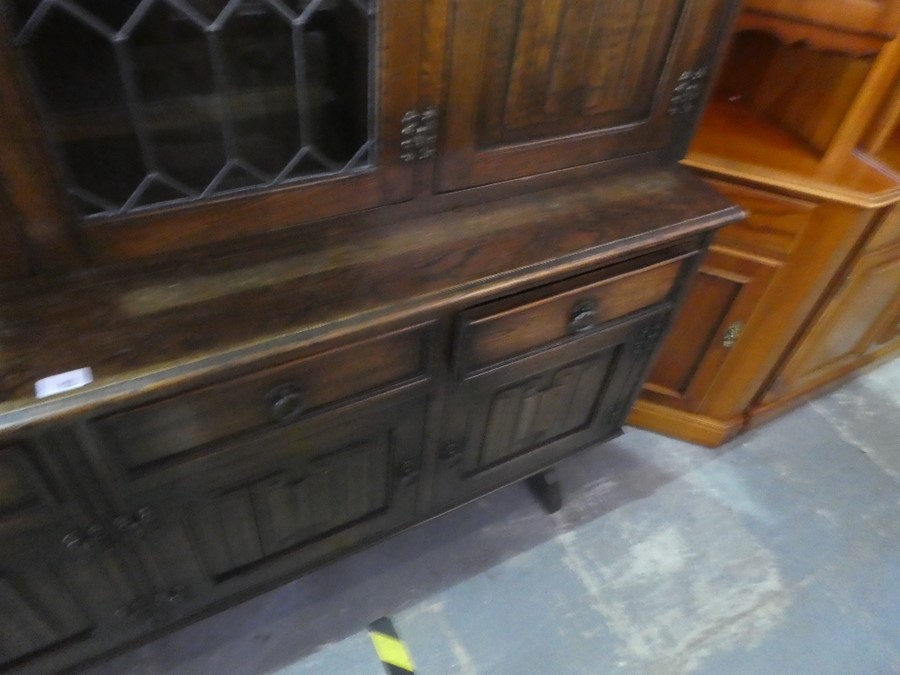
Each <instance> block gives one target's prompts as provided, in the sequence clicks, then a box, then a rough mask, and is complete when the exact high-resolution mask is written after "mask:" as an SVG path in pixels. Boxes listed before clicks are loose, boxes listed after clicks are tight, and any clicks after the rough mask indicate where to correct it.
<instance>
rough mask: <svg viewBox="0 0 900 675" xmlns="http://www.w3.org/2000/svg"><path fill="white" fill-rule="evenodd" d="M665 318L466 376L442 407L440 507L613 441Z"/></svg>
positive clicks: (637, 320) (627, 324) (643, 316)
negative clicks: (444, 413) (444, 409)
mask: <svg viewBox="0 0 900 675" xmlns="http://www.w3.org/2000/svg"><path fill="white" fill-rule="evenodd" d="M666 317H667V306H666V305H663V307H662V308H660V309H656V310H646V311H642V312H639V313H637V314H636V315H633V316H632V317H631V318H629V319H626V320H624V321H622V322H620V323H615V322H613V323H611V324H609V326H608V327H606V328H603V327H601V328H599V329H596V330H594V331H591V332H588V333H587V334H585V335H583V336H582V337H577V338H575V339H574V340H572V341H568V342H564V343H562V344H560V345H558V346H556V347H551V348H549V349H544V350H542V351H539V352H538V353H536V354H534V355H532V356H527V357H525V358H521V359H516V360H514V361H512V362H506V363H505V364H504V365H499V366H494V367H487V368H484V369H481V370H479V371H474V372H473V373H471V374H469V375H467V376H464V377H463V379H462V380H461V381H460V382H459V383H458V384H457V385H456V389H455V391H454V393H453V396H452V400H451V403H450V405H449V406H448V408H447V409H448V420H447V425H446V431H445V436H444V438H443V445H442V448H441V451H440V457H439V459H438V468H437V474H436V478H435V485H434V495H435V499H436V503H437V504H438V505H440V506H448V505H451V504H454V503H460V502H463V501H466V500H469V499H472V498H473V497H475V496H477V495H480V494H484V493H485V492H487V491H489V490H491V489H493V488H497V487H500V486H502V485H506V484H507V483H511V482H513V481H515V480H518V479H521V478H524V477H525V476H528V475H530V474H533V473H535V472H537V471H539V470H541V469H543V468H546V467H548V466H550V465H551V464H553V462H555V461H557V460H559V459H561V458H562V457H564V456H565V455H567V454H569V453H570V452H572V451H574V450H576V449H579V448H582V447H584V446H586V445H589V444H591V443H594V442H598V441H601V440H603V439H605V438H608V437H610V436H612V435H614V434H615V433H616V432H617V431H618V429H619V427H620V425H621V424H622V422H623V420H624V418H625V415H626V413H627V412H628V409H629V407H630V405H631V402H632V400H633V397H634V396H635V395H636V390H637V388H638V386H639V383H640V378H641V377H642V375H643V373H644V370H645V368H646V365H647V361H648V359H649V357H650V355H651V354H652V352H653V350H654V348H655V347H656V344H657V342H658V339H659V336H660V332H661V330H662V329H663V326H664V324H665V321H666Z"/></svg>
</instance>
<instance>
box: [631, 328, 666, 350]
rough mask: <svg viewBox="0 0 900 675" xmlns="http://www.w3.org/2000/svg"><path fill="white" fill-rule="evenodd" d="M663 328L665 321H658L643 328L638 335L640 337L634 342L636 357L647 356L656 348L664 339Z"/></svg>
mask: <svg viewBox="0 0 900 675" xmlns="http://www.w3.org/2000/svg"><path fill="white" fill-rule="evenodd" d="M663 326H664V323H663V321H662V320H661V319H657V320H655V321H653V323H650V324H648V325H646V326H644V327H643V328H641V331H640V333H638V336H637V338H636V339H635V341H634V348H633V349H634V355H635V356H645V355H646V354H649V353H650V352H652V351H653V350H654V349H655V348H656V345H657V343H658V342H659V339H660V338H661V337H662V333H663Z"/></svg>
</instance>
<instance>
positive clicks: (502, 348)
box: [457, 253, 694, 374]
mask: <svg viewBox="0 0 900 675" xmlns="http://www.w3.org/2000/svg"><path fill="white" fill-rule="evenodd" d="M693 255H694V253H682V254H681V255H678V256H674V257H672V256H671V255H668V256H666V255H665V254H662V255H657V256H653V257H650V258H643V259H640V260H639V261H631V263H629V264H628V267H631V269H628V267H625V269H624V270H622V269H620V267H619V266H616V267H615V268H612V269H610V270H601V271H600V272H597V273H592V274H588V275H583V276H580V277H576V278H574V279H570V280H568V281H565V282H561V283H560V284H554V285H553V286H551V287H549V288H548V289H541V290H540V291H538V292H536V293H530V294H528V293H526V294H522V295H519V296H514V297H512V298H507V299H504V300H499V301H497V302H494V303H490V304H487V305H484V306H482V307H478V308H475V309H473V310H471V311H469V312H466V313H464V314H463V316H462V318H461V326H460V330H459V332H458V334H459V344H458V348H457V353H458V354H459V355H460V356H459V359H458V363H457V372H458V373H460V374H462V373H466V372H473V371H478V370H480V369H483V368H484V367H486V366H489V365H491V364H495V363H498V362H501V361H505V360H507V359H510V358H512V357H516V356H520V355H522V354H525V353H528V352H531V351H535V350H538V349H541V348H547V347H549V346H551V345H554V344H558V343H559V342H560V341H565V340H570V339H575V338H577V337H578V336H580V335H583V334H587V333H590V332H591V331H594V330H597V329H600V328H602V327H603V326H604V325H605V324H608V323H609V322H611V321H613V320H616V319H620V318H622V317H625V316H627V315H629V314H632V313H634V312H637V311H639V310H642V309H645V308H647V307H651V306H653V305H656V304H658V303H661V302H663V301H665V300H666V299H667V298H669V297H670V296H671V294H672V292H673V290H674V288H675V286H676V283H677V281H678V279H679V276H680V273H681V271H682V268H683V266H684V264H685V262H686V261H687V260H688V259H689V258H691V257H693ZM660 258H661V259H660ZM635 267H636V269H635Z"/></svg>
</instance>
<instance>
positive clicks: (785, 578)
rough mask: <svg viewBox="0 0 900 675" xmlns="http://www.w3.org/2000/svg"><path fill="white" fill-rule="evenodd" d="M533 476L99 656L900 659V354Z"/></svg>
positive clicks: (432, 664) (714, 665)
mask: <svg viewBox="0 0 900 675" xmlns="http://www.w3.org/2000/svg"><path fill="white" fill-rule="evenodd" d="M559 473H560V477H561V480H562V484H563V488H564V491H565V504H564V506H563V509H562V510H561V511H560V512H559V513H557V514H555V515H553V516H548V515H546V514H545V513H543V512H542V511H541V510H540V508H539V507H538V505H537V504H536V503H535V502H534V500H533V499H532V498H531V495H530V494H529V493H528V492H527V490H526V489H525V487H524V486H523V485H521V484H519V485H513V486H511V487H509V488H506V489H504V490H501V491H499V492H497V493H494V494H492V495H490V496H488V497H486V498H484V499H481V500H479V501H478V502H475V503H473V504H470V505H468V506H466V507H463V508H462V509H458V510H457V511H454V512H453V513H450V514H447V515H445V516H442V517H441V518H439V519H437V520H434V521H431V522H429V523H426V524H424V525H421V526H419V527H417V528H414V529H412V530H410V531H408V532H405V533H403V534H401V535H399V536H396V537H394V538H391V539H389V540H388V541H385V542H383V543H380V544H378V545H376V546H375V547H373V548H370V549H367V550H365V551H362V552H360V553H357V554H354V555H351V556H349V557H347V558H344V559H342V560H340V561H338V562H337V563H335V564H332V565H330V566H328V567H325V568H322V569H320V570H317V571H315V572H313V573H311V574H308V575H306V576H305V577H303V578H301V579H299V580H297V581H294V582H292V583H290V584H287V585H285V586H283V587H281V588H279V589H276V590H274V591H272V592H270V593H267V594H264V595H262V596H259V597H257V598H255V599H253V600H250V601H248V602H245V603H243V604H242V605H239V606H237V607H235V608H233V609H230V610H227V611H225V612H222V613H220V614H218V615H216V616H213V617H211V618H209V619H206V620H204V621H201V622H198V623H195V624H193V625H191V626H189V627H187V628H185V629H183V630H180V631H178V632H176V633H173V634H170V635H168V636H166V637H164V638H161V639H159V640H157V641H156V642H153V643H151V644H149V645H147V646H145V647H142V648H140V649H137V650H135V651H132V652H129V653H127V654H124V655H122V656H120V657H117V658H116V659H114V660H112V661H107V662H105V663H103V664H100V665H98V666H95V667H94V668H92V669H90V671H89V672H90V673H91V675H107V674H109V673H184V674H191V675H205V674H212V673H215V674H216V675H225V674H227V675H243V674H254V675H256V674H261V673H278V674H279V675H305V674H309V675H313V674H315V675H322V674H323V673H324V674H328V675H330V674H333V673H334V674H340V675H345V674H346V675H356V674H359V675H380V674H381V673H383V672H384V671H383V670H382V668H381V665H380V663H379V662H378V660H377V659H376V657H375V653H374V650H373V648H372V646H371V644H370V642H369V639H368V637H367V634H366V632H365V627H366V625H367V624H368V622H370V621H372V620H373V619H375V618H377V617H379V616H382V615H388V616H390V617H392V619H393V620H394V623H395V625H396V627H397V628H398V630H399V632H400V635H401V637H402V638H403V639H404V640H405V641H406V643H407V645H408V648H409V650H410V652H411V654H412V658H413V661H414V662H415V665H416V672H417V673H421V674H423V675H445V674H450V673H460V674H464V675H474V674H485V675H493V674H498V675H500V674H502V675H530V674H532V673H534V674H537V673H553V674H562V673H571V674H573V675H574V674H579V675H580V674H592V675H593V674H601V673H603V674H606V673H628V674H631V673H636V674H643V673H653V674H660V675H663V674H664V675H675V674H680V673H700V674H709V675H712V674H715V675H738V674H743V673H748V674H749V673H755V674H765V675H773V674H778V675H781V674H790V675H794V674H801V673H810V674H813V673H814V674H816V675H828V674H832V673H833V674H835V675H851V674H860V675H880V674H883V673H900V360H898V361H895V362H894V363H892V364H888V365H887V366H883V367H881V368H880V369H878V370H876V371H874V372H872V373H869V374H868V375H865V376H863V377H860V378H858V379H857V380H855V381H852V382H850V383H849V384H846V385H845V386H844V387H843V388H841V389H839V390H837V391H836V392H834V393H832V394H830V395H828V396H825V397H823V398H820V399H818V400H816V401H813V402H812V403H810V404H808V405H805V406H803V407H801V408H799V409H797V410H796V411H794V412H792V413H790V414H789V415H787V416H785V417H782V418H781V419H778V420H776V421H774V422H772V423H770V424H769V425H767V426H765V427H763V428H761V429H759V430H756V431H752V432H750V433H748V434H746V435H744V436H742V437H740V438H739V439H736V440H735V441H733V442H732V443H730V444H728V445H727V446H725V447H723V448H720V449H718V450H708V449H705V448H700V447H697V446H692V445H688V444H686V443H681V442H678V441H674V440H671V439H667V438H664V437H662V436H658V435H655V434H650V433H646V432H643V431H639V430H635V429H629V430H627V431H626V433H625V435H624V436H623V437H621V438H620V439H617V440H615V441H613V442H611V443H608V444H606V445H604V446H601V447H598V448H594V449H590V450H587V451H585V452H584V453H581V454H579V455H578V456H576V457H573V458H571V459H570V460H568V461H566V462H564V463H562V464H561V465H560V466H559Z"/></svg>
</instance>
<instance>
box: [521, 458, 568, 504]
mask: <svg viewBox="0 0 900 675" xmlns="http://www.w3.org/2000/svg"><path fill="white" fill-rule="evenodd" d="M527 480H528V489H530V490H531V493H532V494H533V495H534V496H535V498H536V499H537V500H538V501H539V502H540V503H541V506H543V507H544V510H545V511H546V512H547V513H556V512H557V511H559V509H560V507H562V491H561V490H560V488H559V478H558V477H557V475H556V469H553V468H550V469H547V470H546V471H542V472H541V473H538V474H535V475H534V476H531V477H530V478H528V479H527Z"/></svg>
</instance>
